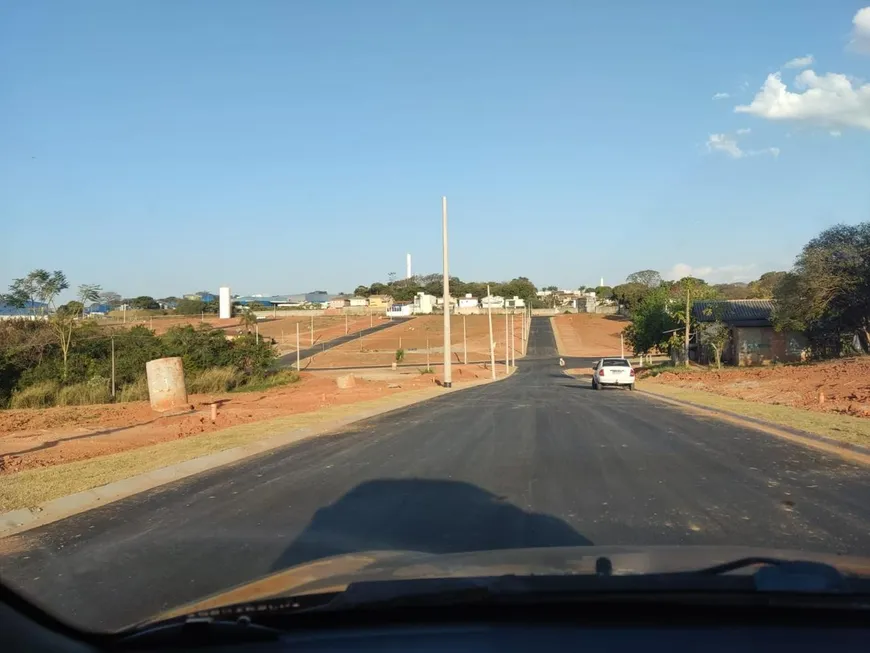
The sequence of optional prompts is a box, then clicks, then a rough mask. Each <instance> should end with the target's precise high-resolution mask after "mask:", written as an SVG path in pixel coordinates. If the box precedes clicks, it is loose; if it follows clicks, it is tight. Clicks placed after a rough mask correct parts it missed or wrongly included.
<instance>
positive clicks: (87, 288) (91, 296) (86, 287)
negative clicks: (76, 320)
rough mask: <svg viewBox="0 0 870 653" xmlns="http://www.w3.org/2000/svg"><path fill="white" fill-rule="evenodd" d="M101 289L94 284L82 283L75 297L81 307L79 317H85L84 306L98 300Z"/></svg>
mask: <svg viewBox="0 0 870 653" xmlns="http://www.w3.org/2000/svg"><path fill="white" fill-rule="evenodd" d="M102 291H103V289H102V288H101V287H100V286H98V285H97V284H95V283H83V284H81V285H79V289H78V292H77V293H76V295H77V296H78V298H79V302H80V303H81V305H82V310H81V315H82V317H84V316H85V306H87V305H88V304H93V303H94V302H96V301H98V300H99V299H100V293H101V292H102Z"/></svg>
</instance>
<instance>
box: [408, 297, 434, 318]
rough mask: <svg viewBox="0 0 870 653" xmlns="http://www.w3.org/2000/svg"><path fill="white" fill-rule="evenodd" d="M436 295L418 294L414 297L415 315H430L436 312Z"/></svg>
mask: <svg viewBox="0 0 870 653" xmlns="http://www.w3.org/2000/svg"><path fill="white" fill-rule="evenodd" d="M435 300H436V297H435V295H428V294H426V293H424V292H418V293H417V294H416V295H414V306H413V311H414V314H415V315H429V314H430V313H431V312H432V311H434V310H435Z"/></svg>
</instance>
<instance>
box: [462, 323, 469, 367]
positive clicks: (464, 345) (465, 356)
mask: <svg viewBox="0 0 870 653" xmlns="http://www.w3.org/2000/svg"><path fill="white" fill-rule="evenodd" d="M462 362H463V364H465V365H468V339H467V338H466V336H465V316H464V315H463V316H462Z"/></svg>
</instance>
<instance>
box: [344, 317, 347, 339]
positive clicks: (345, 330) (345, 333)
mask: <svg viewBox="0 0 870 653" xmlns="http://www.w3.org/2000/svg"><path fill="white" fill-rule="evenodd" d="M344 335H347V313H345V314H344Z"/></svg>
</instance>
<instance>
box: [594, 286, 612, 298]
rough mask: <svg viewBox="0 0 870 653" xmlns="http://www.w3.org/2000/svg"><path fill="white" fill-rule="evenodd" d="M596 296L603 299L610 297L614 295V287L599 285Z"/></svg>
mask: <svg viewBox="0 0 870 653" xmlns="http://www.w3.org/2000/svg"><path fill="white" fill-rule="evenodd" d="M595 297H597V298H601V299H610V298H611V297H613V288H611V287H610V286H598V287H597V288H596V289H595Z"/></svg>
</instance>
